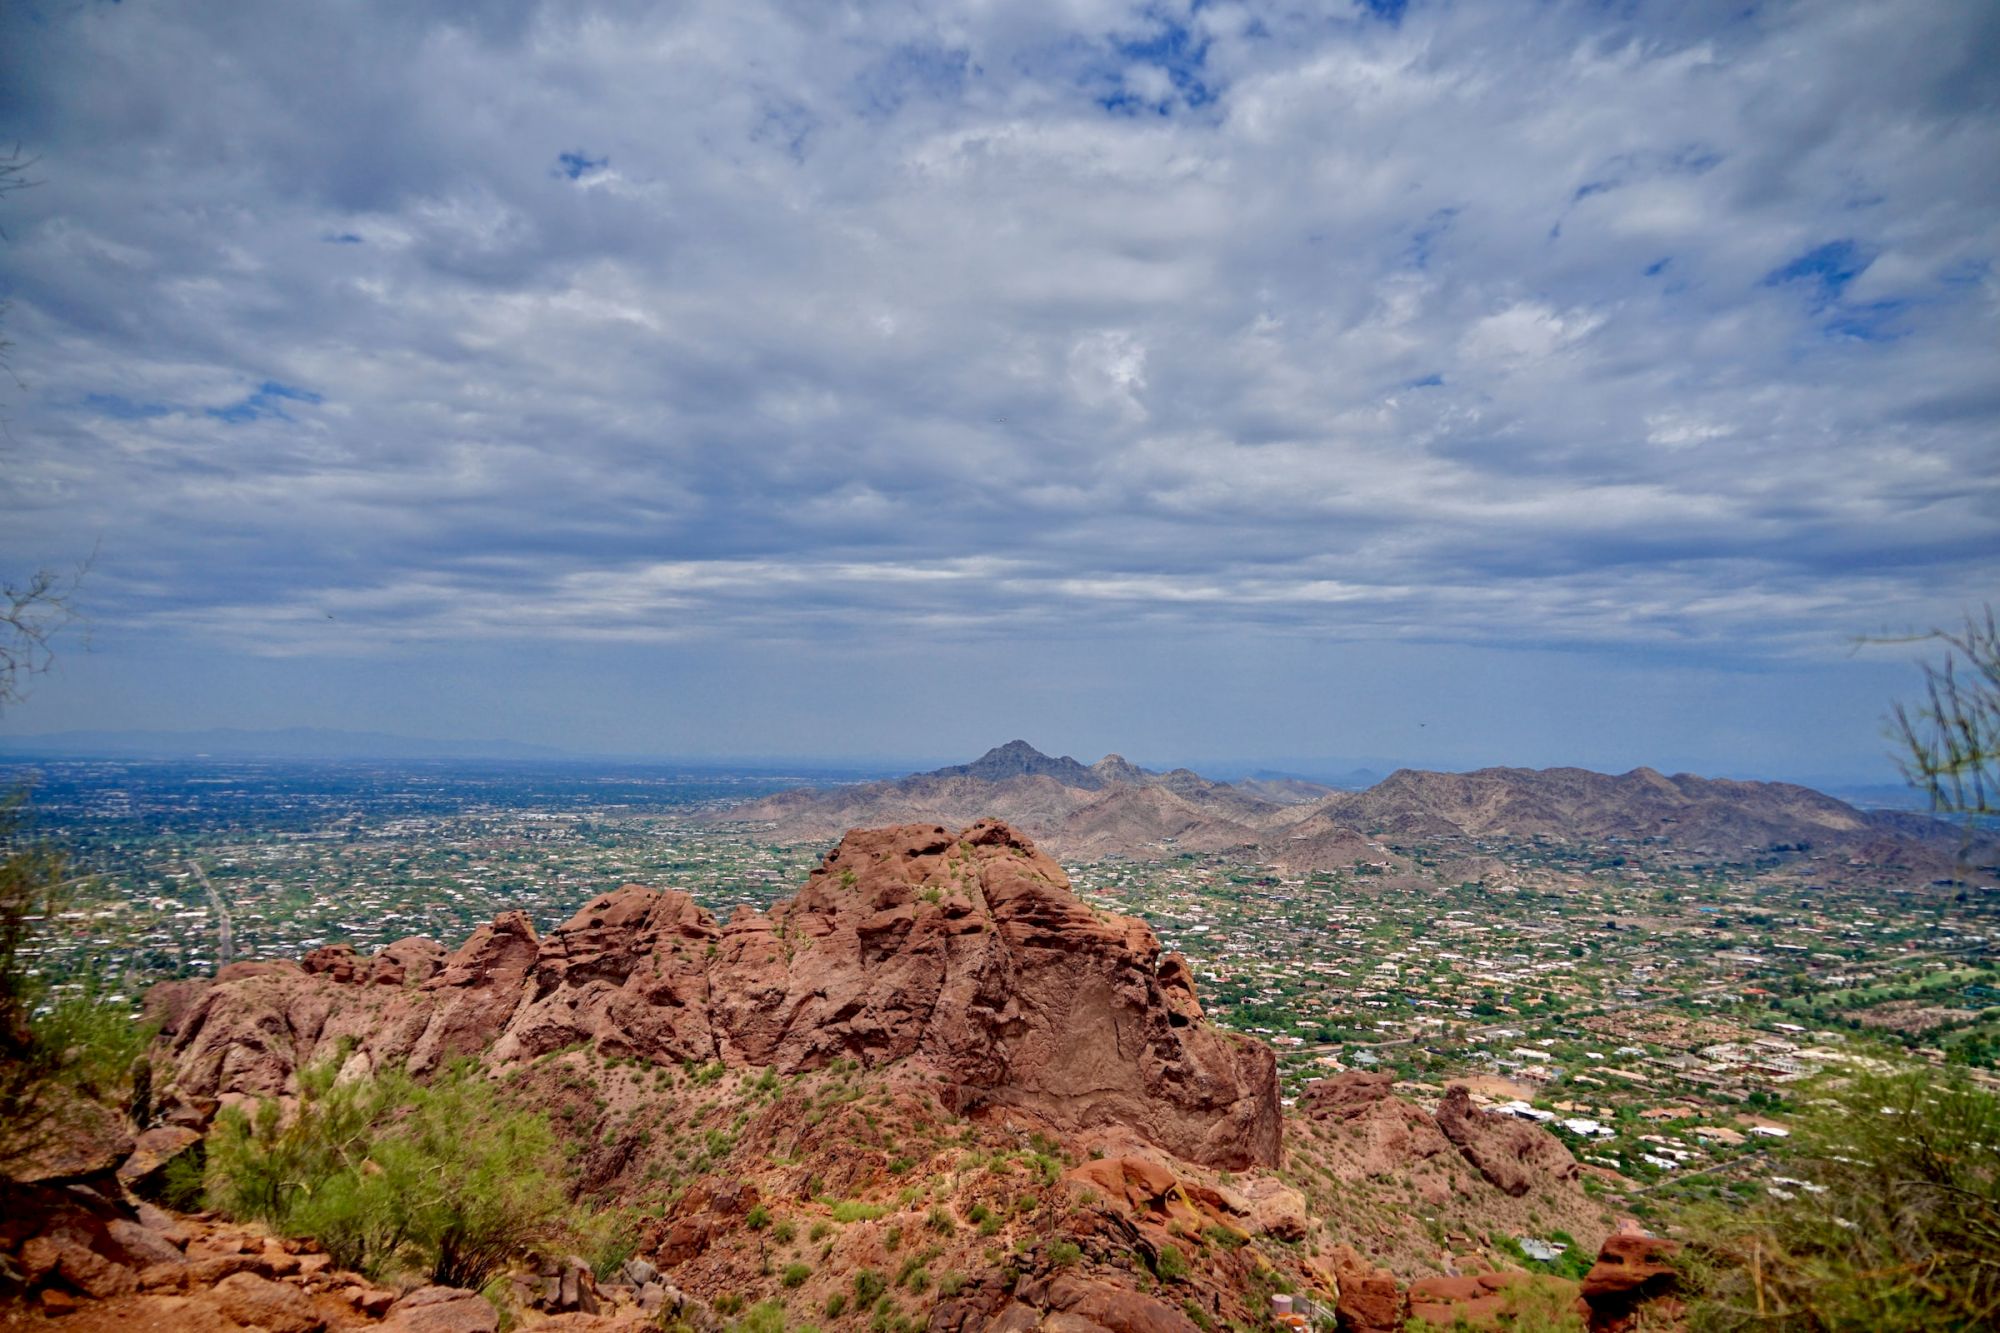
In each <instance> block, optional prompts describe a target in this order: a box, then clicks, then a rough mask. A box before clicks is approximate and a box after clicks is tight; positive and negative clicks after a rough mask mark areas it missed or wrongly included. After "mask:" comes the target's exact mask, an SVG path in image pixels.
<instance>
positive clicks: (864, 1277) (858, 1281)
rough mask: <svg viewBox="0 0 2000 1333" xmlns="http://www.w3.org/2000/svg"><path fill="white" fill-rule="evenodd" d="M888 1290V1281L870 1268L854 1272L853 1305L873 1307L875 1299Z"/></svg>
mask: <svg viewBox="0 0 2000 1333" xmlns="http://www.w3.org/2000/svg"><path fill="white" fill-rule="evenodd" d="M888 1289H889V1281H888V1279H887V1278H885V1277H883V1276H882V1275H881V1274H880V1273H878V1272H876V1271H875V1270H874V1269H872V1268H861V1269H857V1270H855V1274H854V1303H855V1304H856V1305H860V1306H868V1305H873V1304H874V1303H875V1301H876V1298H878V1297H879V1296H881V1294H882V1293H883V1292H885V1291H887V1290H888Z"/></svg>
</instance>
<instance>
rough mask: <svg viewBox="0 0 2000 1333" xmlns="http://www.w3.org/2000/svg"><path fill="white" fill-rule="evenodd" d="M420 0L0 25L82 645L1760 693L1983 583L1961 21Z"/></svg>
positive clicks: (1701, 13) (58, 545)
mask: <svg viewBox="0 0 2000 1333" xmlns="http://www.w3.org/2000/svg"><path fill="white" fill-rule="evenodd" d="M450 9H451V7H450V6H436V5H409V4H397V3H379V4H372V5H364V4H353V5H346V4H343V5H312V6H290V5H282V6H274V5H243V4H240V3H230V2H218V3H214V4H201V3H194V2H192V0H190V2H189V3H179V4H172V5H167V4H158V3H142V2H140V0H133V2H132V3H126V4H120V5H109V4H95V3H84V4H56V3H48V4H40V5H38V4H35V3H33V2H32V0H29V2H28V3H24V4H20V5H10V6H8V8H7V11H6V14H5V16H4V17H0V132H4V136H5V137H6V138H7V139H10V140H11V139H14V138H18V139H19V141H20V142H21V144H22V146H23V148H24V150H25V151H27V152H28V153H31V154H33V155H35V157H36V158H37V161H36V163H35V165H34V167H33V170H32V172H31V174H32V175H33V176H34V177H36V178H38V179H39V180H40V181H41V182H42V183H41V184H40V185H38V186H37V187H36V188H35V189H33V190H29V191H25V192H21V193H18V194H15V195H13V196H11V197H9V198H8V199H7V200H6V201H5V203H4V205H0V212H4V216H0V223H4V226H5V228H6V233H7V238H8V240H7V243H6V244H5V245H4V247H3V248H0V262H4V264H5V266H6V281H7V293H8V295H9V297H10V299H11V302H12V304H11V307H10V309H9V310H8V312H7V314H6V328H7V332H8V335H9V336H10V337H11V338H12V339H13V341H14V342H15V344H16V346H15V348H14V350H13V353H12V365H13V368H14V371H15V373H16V374H17V375H18V376H19V379H20V381H21V382H22V385H23V386H24V387H22V388H20V389H18V390H16V389H13V388H10V389H9V390H8V392H7V395H6V401H7V411H8V415H9V418H10V424H9V435H10V438H9V440H8V441H7V444H6V446H5V447H6V448H7V451H8V453H7V458H6V463H5V468H4V476H0V487H4V492H0V495H4V505H5V515H6V522H5V523H4V525H3V526H0V559H4V561H5V568H6V569H9V570H21V569H24V568H31V567H33V566H34V565H36V564H38V563H47V562H61V561H64V560H66V559H70V558H74V557H75V556H76V555H78V554H80V553H81V552H82V551H86V550H88V549H89V548H90V546H91V545H92V544H93V543H98V544H100V553H99V556H98V559H97V563H96V566H95V568H94V570H93V572H92V574H91V577H90V581H89V584H88V589H89V600H90V604H91V610H92V612H93V624H94V625H95V627H96V632H97V634H98V636H99V639H100V644H101V647H100V651H101V652H102V653H103V654H106V655H107V661H109V662H112V663H114V664H115V662H117V661H121V660H122V661H130V662H132V663H134V664H137V663H140V662H143V661H144V660H145V658H146V656H147V655H148V654H149V653H150V654H154V655H160V656H172V655H173V654H174V653H176V652H182V651H185V650H186V646H187V645H201V646H202V648H203V650H204V651H209V652H213V653H214V654H216V655H218V656H226V657H229V658H231V659H234V658H236V657H238V656H241V655H249V656H250V657H252V658H254V659H294V660H296V659H306V660H310V661H313V662H322V663H323V662H325V661H327V660H329V659H336V660H348V661H355V662H366V661H369V660H391V659H400V660H407V661H422V660H433V661H436V660H445V659H446V658H449V657H450V656H451V655H452V654H460V655H462V658H463V660H464V661H465V662H467V663H470V662H473V661H474V660H475V659H477V660H485V659H484V658H483V657H482V656H481V655H482V654H486V653H491V652H500V651H503V650H510V649H511V647H512V646H514V645H524V644H529V645H531V644H546V643H552V642H561V643H564V644H572V645H573V644H578V643H598V644H602V645H604V647H605V651H606V652H607V653H613V654H615V653H617V652H620V651H627V650H630V649H631V648H633V647H634V646H636V647H640V648H646V647H650V648H652V649H654V650H656V651H659V652H664V653H672V654H678V655H679V656H677V657H676V658H675V659H674V660H676V661H679V662H683V663H686V664H694V665H697V666H698V665H699V664H701V663H707V664H709V665H710V666H711V667H714V666H715V664H718V663H723V662H725V661H740V660H742V659H743V658H744V657H745V656H746V655H748V654H752V653H757V652H770V653H776V654H784V653H796V652H797V651H798V648H797V645H799V644H802V643H810V644H815V645H821V646H822V647H823V649H824V650H825V651H827V652H833V653H840V652H847V653H850V654H859V655H861V656H862V657H865V656H866V655H867V653H868V651H869V647H868V646H869V645H871V644H872V645H885V644H888V645H894V646H895V647H896V649H897V650H898V651H904V652H915V653H917V654H919V655H922V654H924V653H933V654H937V655H938V656H937V657H936V659H935V660H936V661H937V662H939V663H942V662H944V661H945V660H946V659H947V658H948V657H949V656H950V655H952V654H957V653H962V652H965V651H968V649H969V647H970V646H976V645H979V644H988V645H992V646H993V649H994V650H995V651H1004V650H1005V649H1007V648H1009V647H1018V646H1022V645H1030V644H1032V645H1037V646H1038V647H1039V648H1040V649H1041V650H1043V651H1045V652H1059V653H1061V654H1063V655H1064V656H1066V657H1067V658H1068V659H1069V660H1070V661H1072V662H1074V661H1076V660H1077V659H1079V658H1085V659H1087V658H1090V657H1091V655H1092V654H1093V651H1094V645H1098V644H1102V643H1105V642H1109V641H1112V640H1117V641H1119V642H1122V643H1129V644H1136V645H1140V646H1141V647H1140V648H1137V649H1134V650H1133V651H1134V652H1135V653H1138V654H1139V655H1140V656H1144V655H1145V654H1144V652H1143V651H1142V649H1143V646H1144V645H1147V644H1154V645H1160V646H1165V645H1171V644H1175V643H1180V642H1183V641H1185V640H1186V638H1188V637H1189V636H1217V637H1223V638H1226V639H1228V640H1229V641H1231V642H1234V643H1236V644H1238V645H1242V646H1245V647H1246V648H1248V649H1249V650H1251V651H1259V650H1261V647H1262V646H1266V645H1270V646H1272V647H1271V651H1272V652H1274V653H1280V655H1282V652H1289V651H1291V650H1290V649H1284V650H1280V649H1279V648H1278V647H1276V645H1281V644H1287V643H1294V642H1297V641H1305V642H1310V643H1316V644H1328V643H1334V644H1339V643H1348V644H1355V645H1377V646H1379V645H1385V644H1388V645H1395V644H1404V645H1410V644H1421V645H1426V646H1427V647H1428V648H1429V649H1430V650H1432V651H1436V652H1439V653H1454V652H1457V653H1465V654H1472V653H1486V652H1492V651H1542V650H1549V649H1561V650H1565V651H1570V652H1582V653H1586V654H1595V655H1598V658H1599V660H1602V661H1604V662H1606V663H1616V664H1621V665H1623V666H1625V667H1633V666H1635V664H1637V665H1646V666H1648V667H1650V666H1653V665H1658V664H1660V663H1672V662H1680V663H1689V664H1695V665H1698V666H1699V667H1700V668H1702V669H1704V670H1719V671H1722V672H1725V673H1727V672H1739V673H1740V672H1746V671H1748V672H1755V673H1768V672H1772V671H1779V672H1783V671H1808V670H1818V669H1819V668H1818V667H1817V666H1814V665H1812V664H1813V663H1814V662H1815V661H1816V660H1817V659H1826V660H1832V661H1837V660H1839V659H1840V658H1841V656H1842V654H1844V653H1845V652H1846V651H1847V646H1848V639H1849V636H1851V635H1853V634H1855V633H1860V632H1867V631H1870V630H1879V629H1881V628H1883V627H1884V626H1886V625H1896V624H1909V623H1918V624H1921V623H1926V622H1934V621H1937V620H1941V619H1948V618H1950V617H1951V616H1953V615H1954V614H1955V613H1956V612H1957V610H1958V609H1959V608H1960V607H1961V606H1963V605H1965V604H1968V603H1973V602H1977V601H1979V600H1981V599H1982V598H1985V597H1989V596H1991V595H1992V594H1993V592H1994V591H1995V587H1996V580H1995V574H1996V570H2000V556H1996V552H2000V447H1996V446H1997V445H2000V436H1997V435H1996V424H2000V374H1996V355H1995V349H1996V347H2000V276H1996V272H1995V269H1994V262H1995V257H1996V253H2000V9H1995V8H1994V7H1993V6H1990V5H1977V4H1959V3H1951V2H1949V0H1940V2H1938V3H1910V4H1901V5H1862V4H1855V5H1846V4H1827V3H1809V4H1799V5H1750V6H1745V5H1742V4H1729V5H1721V4H1717V5H1708V4H1696V5H1688V4H1661V5H1657V6H1653V5H1645V4H1632V5H1613V6H1606V5H1596V4H1590V5H1586V4H1547V5H1535V6H1527V5H1486V4H1467V5H1460V6H1451V5H1431V4H1423V3H1413V4H1410V5H1409V6H1407V8H1406V7H1405V6H1404V5H1402V4H1401V3H1385V2H1383V0H1376V3H1372V4H1355V5H1352V6H1349V7H1342V6H1340V5H1305V6H1287V5H1282V4H1276V3H1251V4H1241V5H1237V4H1194V5H1188V4H1180V3H1144V4H1138V3H1125V2H1123V0H1016V2H1014V3H1007V4H994V3H986V2H984V0H966V2H965V3H958V4H944V3H937V4H883V5H835V4H821V3H797V4H784V3H758V2H757V0H728V2H727V3H716V4H699V3H697V4H689V5H676V6H662V5H655V4H641V3H633V4H622V3H599V4H587V5H586V4H576V3H564V4H550V5H546V6H544V5H537V4H531V3H517V4H491V3H481V4H472V3H468V4H465V5H463V6H461V7H460V9H461V11H462V12H459V13H457V14H456V15H453V14H451V13H450V12H449V11H450ZM1371 651H1373V650H1371ZM425 654H430V655H432V656H430V657H429V658H426V657H425ZM440 655H441V656H440ZM606 660H609V659H608V658H607V659H606ZM1462 660H1464V661H1466V662H1470V661H1472V660H1473V659H1472V658H1471V657H1469V656H1468V657H1465V658H1463V659H1462ZM139 669H140V668H139V667H138V666H137V665H135V666H134V667H133V670H134V671H137V670H139ZM273 669H274V670H275V669H277V668H276V667H274V668H273ZM357 669H360V668H357ZM718 669H719V668H718ZM1303 669H1304V668H1302V670H1303ZM106 670H107V668H104V667H100V668H99V672H100V674H104V672H105V671H106ZM106 678H107V679H110V680H114V681H115V679H116V678H117V672H116V671H115V670H110V671H109V674H108V676H107V677H106ZM1132 680H1133V681H1134V683H1135V688H1137V689H1139V690H1140V691H1141V692H1143V691H1144V689H1145V688H1146V682H1147V677H1146V675H1145V672H1144V671H1139V672H1137V673H1136V674H1134V675H1133V676H1132ZM1286 683H1287V682H1279V684H1280V685H1281V686H1283V685H1284V684H1286ZM1305 683H1306V682H1305V680H1304V679H1303V678H1301V679H1298V680H1293V681H1291V682H1289V684H1290V685H1291V686H1294V687H1298V686H1303V685H1304V684H1305ZM104 688H107V689H114V690H115V688H116V687H115V685H110V686H105V687H104ZM179 697H182V698H184V699H188V700H202V701H203V702H201V703H200V704H199V706H194V705H192V704H191V705H190V707H189V709H188V711H187V715H186V717H185V718H184V719H172V720H185V721H186V722H187V723H188V724H189V725H196V724H201V723H206V722H213V721H227V720H229V719H228V718H227V717H226V716H218V714H217V710H218V708H220V709H222V711H223V712H225V713H226V711H227V710H226V707H225V705H226V700H225V699H222V698H220V697H211V696H204V695H203V693H202V690H201V688H200V687H199V684H198V683H197V682H193V681H189V682H187V689H186V690H184V691H182V692H181V694H180V696H179ZM99 702H100V703H102V704H103V705H104V706H105V707H106V708H108V709H110V711H112V712H115V711H116V710H115V708H111V705H110V702H109V701H99ZM739 702H740V704H741V705H742V706H745V707H752V706H758V707H761V706H764V705H766V704H768V703H770V700H768V699H766V700H756V699H747V698H746V699H744V700H741V701H739ZM824 706H826V701H823V700H822V701H817V702H816V703H815V704H814V707H815V708H820V707H824ZM1022 706H1023V707H1026V706H1027V705H1026V704H1023V705H1022ZM66 707H68V708H70V709H71V713H69V714H65V715H63V716H62V717H60V718H57V717H54V716H51V717H50V718H48V719H47V720H48V721H49V723H50V724H51V725H53V724H54V723H55V722H57V721H62V722H75V721H77V718H76V717H75V716H74V713H75V710H76V709H78V708H80V707H82V704H80V703H79V702H77V701H76V700H75V699H74V698H72V699H71V702H70V703H69V704H67V705H66ZM834 707H835V711H836V712H837V711H838V705H837V703H836V704H835V705H834ZM25 717H26V720H29V721H32V720H34V715H33V713H32V712H30V713H28V714H26V715H25ZM299 720H319V719H317V718H302V719H299ZM367 720H368V721H370V722H378V721H381V720H382V718H381V717H374V716H371V717H370V718H368V719H367ZM389 720H390V721H392V722H393V721H395V720H396V718H395V717H393V716H391V717H389ZM857 720H858V719H857ZM448 722H449V725H452V726H461V725H464V726H470V725H473V724H472V723H471V722H469V721H467V720H465V719H449V720H448ZM1665 725H1666V724H1662V726H1663V727H1664V726H1665ZM1871 725H1872V724H1871ZM1252 730H1254V728H1252ZM723 734H724V733H722V732H718V731H712V730H711V731H703V730H702V729H701V728H699V727H694V728H693V729H691V730H690V729H689V727H688V726H687V725H685V724H684V723H674V724H672V725H669V724H668V722H667V721H666V720H664V719H663V720H661V721H660V724H659V726H658V727H656V728H655V729H654V731H652V732H650V733H648V740H649V742H650V743H658V744H670V743H672V742H673V741H674V740H676V739H677V738H678V739H680V740H682V741H685V742H686V743H688V744H690V745H694V746H696V747H697V748H699V747H700V746H701V745H703V744H707V743H710V742H713V743H717V744H720V743H721V741H720V739H719V738H720V737H721V736H722V735H723ZM600 739H602V738H600ZM994 739H1004V737H997V736H996V737H994ZM1056 739H1057V740H1058V741H1060V740H1061V738H1060V737H1058V738H1056ZM1160 743H1161V744H1163V745H1164V744H1168V743H1170V737H1169V736H1168V734H1167V733H1160ZM765 748H772V749H782V748H784V747H783V746H782V744H779V743H778V741H777V738H776V735H775V734H774V735H773V736H772V738H771V742H770V744H768V745H767V746H766V747H765ZM878 748H880V747H878ZM888 748H895V747H894V746H893V745H891V746H890V747H888Z"/></svg>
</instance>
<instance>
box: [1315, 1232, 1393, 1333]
mask: <svg viewBox="0 0 2000 1333" xmlns="http://www.w3.org/2000/svg"><path fill="white" fill-rule="evenodd" d="M1333 1271H1334V1276H1335V1279H1336V1282H1337V1289H1338V1292H1339V1295H1338V1296H1337V1297H1336V1298H1335V1301H1334V1312H1335V1317H1336V1318H1337V1319H1338V1320H1339V1324H1340V1328H1341V1330H1342V1333H1396V1330H1397V1329H1400V1328H1401V1327H1402V1326H1403V1311H1404V1307H1405V1305H1406V1304H1407V1302H1406V1300H1405V1298H1404V1295H1403V1288H1402V1285H1401V1284H1400V1283H1398V1282H1397V1281H1396V1275H1395V1274H1394V1273H1391V1272H1390V1271H1389V1270H1388V1269H1386V1268H1381V1267H1378V1266H1377V1265H1375V1264H1373V1263H1371V1262H1369V1261H1368V1260H1367V1259H1364V1258H1363V1257H1362V1256H1361V1255H1360V1254H1359V1253H1357V1252H1356V1251H1355V1249H1354V1247H1353V1246H1351V1245H1340V1246H1337V1247H1335V1249H1334V1251H1333Z"/></svg>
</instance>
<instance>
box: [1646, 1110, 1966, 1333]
mask: <svg viewBox="0 0 2000 1333" xmlns="http://www.w3.org/2000/svg"><path fill="white" fill-rule="evenodd" d="M1825 1096H1826V1102H1827V1103H1828V1104H1825V1105H1821V1106H1818V1107H1816V1109H1815V1110H1814V1111H1813V1113H1812V1114H1810V1115H1809V1116H1808V1117H1806V1118H1805V1119H1804V1120H1802V1121H1800V1122H1799V1123H1797V1124H1796V1125H1795V1126H1794V1130H1793V1138H1792V1143H1791V1148H1792V1153H1791V1156H1790V1160H1789V1161H1788V1162H1787V1163H1786V1166H1785V1172H1786V1174H1788V1175H1793V1176H1798V1177H1801V1178H1803V1179H1805V1180H1807V1181H1809V1182H1811V1183H1812V1184H1813V1185H1814V1186H1816V1187H1817V1192H1815V1191H1813V1190H1803V1189H1801V1190H1799V1191H1797V1192H1796V1194H1795V1197H1793V1198H1791V1199H1779V1198H1776V1197H1769V1196H1767V1197H1764V1198H1761V1199H1759V1200H1758V1201H1757V1202H1755V1203H1752V1204H1750V1205H1748V1206H1744V1205H1740V1204H1738V1205H1734V1206H1724V1205H1719V1204H1718V1205H1708V1206H1705V1207H1698V1208H1694V1209H1690V1210H1688V1211H1687V1212H1686V1213H1684V1214H1683V1216H1682V1218H1681V1219H1680V1220H1681V1225H1682V1228H1683V1229H1684V1230H1685V1231H1686V1232H1687V1233H1688V1236H1689V1240H1690V1244H1689V1247H1688V1249H1687V1251H1686V1252H1685V1254H1684V1256H1683V1258H1684V1272H1683V1276H1684V1277H1685V1278H1686V1280H1687V1284H1688V1286H1689V1288H1690V1292H1691V1296H1692V1299H1691V1300H1690V1302H1689V1306H1690V1308H1689V1319H1690V1323H1691V1325H1692V1326H1693V1327H1694V1328H1695V1329H1697V1330H1701V1331H1702V1333H1735V1330H1748V1329H1774V1330H1778V1329H1782V1330H1786V1333H1790V1331H1791V1330H1801V1331H1802V1333H1818V1331H1819V1330H1832V1329H1864V1328H1865V1329H1869V1330H1872V1331H1874V1333H1916V1331H1917V1330H1931V1329H1973V1328H1990V1327H1992V1324H1991V1322H1990V1321H1991V1319H1992V1318H1993V1313H1994V1311H1995V1310H2000V1264H1996V1263H1995V1262H1994V1255H1995V1254H2000V1098H1996V1097H1995V1096H1994V1095H1993V1094H1991V1093H1988V1092H1984V1091H1981V1090H1980V1089H1978V1088H1976V1087H1974V1086H1972V1085H1971V1084H1970V1083H1968V1082H1967V1081H1965V1079H1964V1078H1963V1077H1962V1076H1954V1075H1947V1074H1945V1073H1943V1072H1941V1071H1921V1072H1914V1073H1908V1074H1902V1075H1897V1076H1894V1077H1883V1076H1875V1075H1870V1076H1863V1077H1858V1078H1854V1079H1852V1080H1851V1081H1849V1082H1848V1083H1846V1084H1845V1085H1843V1086H1840V1087H1837V1088H1831V1089H1827V1090H1826V1094H1825Z"/></svg>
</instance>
